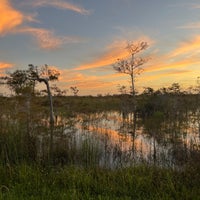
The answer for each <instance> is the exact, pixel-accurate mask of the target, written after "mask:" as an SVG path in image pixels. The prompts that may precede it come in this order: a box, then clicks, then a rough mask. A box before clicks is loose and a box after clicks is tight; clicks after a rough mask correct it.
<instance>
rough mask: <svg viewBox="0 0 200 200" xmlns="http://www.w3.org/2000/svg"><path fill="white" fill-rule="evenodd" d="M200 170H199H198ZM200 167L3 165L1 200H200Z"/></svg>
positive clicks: (0, 186) (0, 176)
mask: <svg viewBox="0 0 200 200" xmlns="http://www.w3.org/2000/svg"><path fill="white" fill-rule="evenodd" d="M197 172H198V173H197ZM199 186H200V174H199V170H194V169H191V168H187V169H185V170H184V171H179V172H177V171H173V170H171V169H161V168H157V167H149V166H145V165H141V166H137V167H130V168H124V169H117V170H109V169H102V168H101V169H100V168H87V169H86V168H77V167H69V166H68V167H67V166H66V167H62V168H61V167H52V168H44V167H41V166H38V165H37V166H34V165H27V164H21V165H16V166H13V167H9V166H3V165H1V166H0V199H5V200H7V199H19V200H29V199H31V200H37V199H38V200H39V199H44V200H46V199H48V200H53V199H59V200H60V199H61V200H62V199H63V200H64V199H69V200H70V199H72V200H76V199H77V200H78V199H83V200H84V199H86V200H87V199H88V200H89V199H91V200H92V199H94V200H96V199H101V200H102V199H105V200H108V199H114V200H115V199H116V200H118V199H123V200H126V199H127V200H128V199H130V200H132V199H138V200H139V199H156V200H157V199H181V200H183V199H188V200H189V199H194V200H198V199H200V187H199Z"/></svg>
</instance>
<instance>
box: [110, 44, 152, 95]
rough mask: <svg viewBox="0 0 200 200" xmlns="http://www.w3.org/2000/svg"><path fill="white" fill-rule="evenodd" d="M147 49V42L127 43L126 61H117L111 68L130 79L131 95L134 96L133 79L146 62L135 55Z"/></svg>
mask: <svg viewBox="0 0 200 200" xmlns="http://www.w3.org/2000/svg"><path fill="white" fill-rule="evenodd" d="M147 47H148V44H147V42H138V43H129V44H128V46H127V50H128V51H129V53H130V56H129V58H127V59H118V61H117V63H115V64H114V66H113V68H114V70H116V71H117V72H120V73H124V74H128V75H129V76H130V77H131V94H132V96H133V97H134V96H135V84H134V82H135V78H136V76H137V75H139V74H141V72H142V71H143V69H142V67H141V66H142V65H143V64H144V63H146V62H147V59H146V58H142V57H136V54H138V53H139V52H141V51H143V50H145V49H146V48H147Z"/></svg>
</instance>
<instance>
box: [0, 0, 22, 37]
mask: <svg viewBox="0 0 200 200" xmlns="http://www.w3.org/2000/svg"><path fill="white" fill-rule="evenodd" d="M0 13H1V17H0V35H5V34H6V33H8V32H11V31H12V30H13V29H15V28H16V27H17V26H19V25H21V24H22V23H23V21H24V16H23V14H22V13H21V12H19V11H17V10H15V9H14V8H13V7H12V6H11V4H10V1H9V0H1V3H0Z"/></svg>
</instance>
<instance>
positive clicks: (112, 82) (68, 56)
mask: <svg viewBox="0 0 200 200" xmlns="http://www.w3.org/2000/svg"><path fill="white" fill-rule="evenodd" d="M0 13H1V16H0V75H5V74H6V73H7V72H9V71H14V70H16V69H27V68H28V64H33V65H37V66H43V65H45V64H47V65H49V66H52V67H56V68H57V69H58V70H60V73H61V76H60V79H59V81H58V82H57V83H56V84H57V86H58V87H60V88H61V89H69V88H70V87H71V86H76V87H77V88H78V89H79V95H98V94H102V95H106V94H116V93H119V92H118V89H119V86H122V85H126V86H127V87H128V86H129V85H130V77H129V76H128V75H126V74H120V73H117V72H116V71H115V70H114V69H113V64H114V63H116V61H117V59H123V58H127V55H128V51H127V49H126V47H127V44H128V43H131V42H133V43H137V42H138V41H145V42H147V43H148V44H149V47H148V49H146V50H144V51H143V52H142V54H141V55H140V56H144V57H147V58H148V62H147V63H145V64H144V66H143V69H144V71H143V73H142V74H141V75H140V76H138V77H137V78H136V82H135V85H136V89H137V90H138V91H142V90H143V89H144V88H145V87H152V88H155V89H158V88H161V87H168V86H170V85H171V84H172V83H174V82H178V83H180V84H181V86H182V87H185V88H186V87H189V86H190V85H194V84H195V81H196V80H197V77H198V76H200V68H199V67H200V2H199V1H198V0H190V1H188V0H101V1H98V0H96V1H95V0H0ZM0 89H1V91H0V93H2V92H4V88H3V87H0Z"/></svg>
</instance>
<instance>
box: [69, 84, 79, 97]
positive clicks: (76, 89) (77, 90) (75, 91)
mask: <svg viewBox="0 0 200 200" xmlns="http://www.w3.org/2000/svg"><path fill="white" fill-rule="evenodd" d="M70 90H71V92H72V93H73V94H74V96H77V95H78V92H79V89H78V88H77V87H76V86H74V87H73V86H71V87H70Z"/></svg>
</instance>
